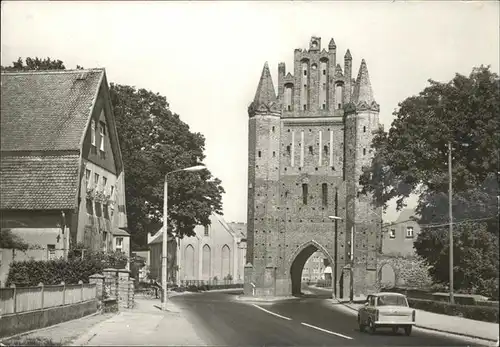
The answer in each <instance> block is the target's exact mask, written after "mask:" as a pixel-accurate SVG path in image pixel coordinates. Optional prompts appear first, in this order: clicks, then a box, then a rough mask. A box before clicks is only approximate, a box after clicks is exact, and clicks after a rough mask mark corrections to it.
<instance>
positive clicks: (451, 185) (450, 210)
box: [448, 141, 455, 304]
mask: <svg viewBox="0 0 500 347" xmlns="http://www.w3.org/2000/svg"><path fill="white" fill-rule="evenodd" d="M452 178H453V176H452V170H451V141H449V142H448V204H449V213H450V303H451V304H454V303H455V299H454V298H453V213H452V196H453V180H452Z"/></svg>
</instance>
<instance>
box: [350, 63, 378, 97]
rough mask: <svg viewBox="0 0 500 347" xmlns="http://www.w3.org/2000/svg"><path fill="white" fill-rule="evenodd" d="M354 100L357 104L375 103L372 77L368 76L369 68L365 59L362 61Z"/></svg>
mask: <svg viewBox="0 0 500 347" xmlns="http://www.w3.org/2000/svg"><path fill="white" fill-rule="evenodd" d="M353 99H354V102H355V103H360V102H366V103H367V104H368V105H369V104H371V103H372V102H373V101H375V100H374V99H373V91H372V85H371V83H370V75H369V74H368V67H367V66H366V62H365V60H364V59H362V60H361V66H360V67H359V72H358V78H357V79H356V85H355V87H354V95H353Z"/></svg>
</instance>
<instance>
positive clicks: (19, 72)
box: [1, 67, 106, 75]
mask: <svg viewBox="0 0 500 347" xmlns="http://www.w3.org/2000/svg"><path fill="white" fill-rule="evenodd" d="M104 71H106V68H104V67H96V68H89V69H68V70H9V71H1V74H2V75H35V74H36V75H42V74H65V73H83V72H104Z"/></svg>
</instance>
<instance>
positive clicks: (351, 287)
mask: <svg viewBox="0 0 500 347" xmlns="http://www.w3.org/2000/svg"><path fill="white" fill-rule="evenodd" d="M354 228H355V227H354V226H352V227H351V245H350V247H351V248H350V251H351V256H350V263H351V276H349V300H350V301H351V302H352V301H353V300H354V230H355V229H354Z"/></svg>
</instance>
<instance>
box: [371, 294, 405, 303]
mask: <svg viewBox="0 0 500 347" xmlns="http://www.w3.org/2000/svg"><path fill="white" fill-rule="evenodd" d="M377 306H408V303H407V302H406V298H405V297H404V296H400V295H382V296H379V297H378V300H377Z"/></svg>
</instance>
